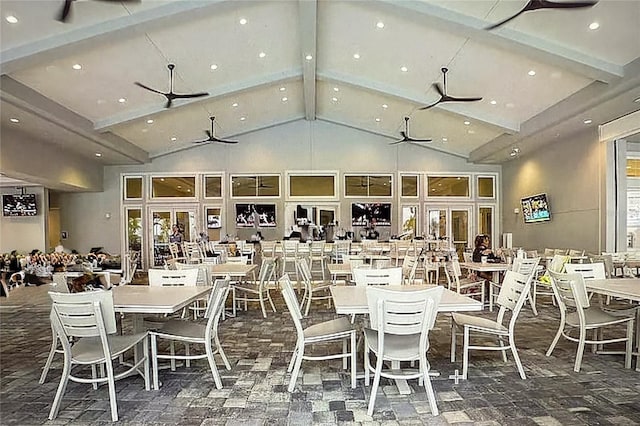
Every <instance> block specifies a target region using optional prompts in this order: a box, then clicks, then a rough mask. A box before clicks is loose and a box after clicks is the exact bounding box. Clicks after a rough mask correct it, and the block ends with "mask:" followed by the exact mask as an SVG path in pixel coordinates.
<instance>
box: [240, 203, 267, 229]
mask: <svg viewBox="0 0 640 426" xmlns="http://www.w3.org/2000/svg"><path fill="white" fill-rule="evenodd" d="M255 227H257V228H275V227H276V205H275V204H236V228H255Z"/></svg>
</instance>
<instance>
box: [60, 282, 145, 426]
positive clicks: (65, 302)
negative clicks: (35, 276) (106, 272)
mask: <svg viewBox="0 0 640 426" xmlns="http://www.w3.org/2000/svg"><path fill="white" fill-rule="evenodd" d="M49 296H50V297H51V300H52V302H53V303H52V307H51V321H52V323H53V327H54V328H55V330H56V333H57V334H58V336H60V342H61V343H62V348H63V351H64V368H63V370H62V377H61V378H60V384H59V385H58V390H57V391H56V396H55V398H54V400H53V404H52V406H51V411H50V412H49V420H53V419H55V418H56V417H57V415H58V411H59V409H60V403H61V402H62V397H63V395H64V393H65V390H66V388H67V383H68V382H69V380H71V381H73V382H77V383H90V384H92V385H93V387H94V389H96V388H97V385H98V384H102V383H106V384H107V385H108V389H109V401H110V406H111V420H112V421H114V422H115V421H118V405H117V401H116V389H115V381H116V380H119V379H122V378H124V377H128V376H130V375H132V374H133V373H138V374H140V375H142V376H143V378H144V385H145V389H146V390H150V380H149V355H148V353H149V340H148V334H147V332H144V333H137V334H128V335H119V334H117V333H116V331H117V328H116V317H115V311H114V308H113V292H112V291H89V292H84V293H75V294H66V293H57V292H49ZM71 339H73V341H74V342H73V346H72V345H71V344H70V341H71ZM138 344H142V345H143V350H142V353H139V359H138V360H137V361H136V362H135V363H134V364H132V365H130V366H129V367H128V368H127V369H126V370H125V371H122V372H119V373H117V374H116V373H115V372H114V369H113V360H114V359H117V358H118V357H119V356H120V355H121V354H124V353H125V352H127V351H129V350H130V349H133V348H135V347H136V346H137V345H138ZM77 366H90V367H91V377H85V376H84V375H76V374H77V373H75V372H74V371H73V370H74V367H77ZM96 366H100V368H101V371H102V370H103V369H104V374H101V375H97V374H96Z"/></svg>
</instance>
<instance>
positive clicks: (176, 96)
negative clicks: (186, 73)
mask: <svg viewBox="0 0 640 426" xmlns="http://www.w3.org/2000/svg"><path fill="white" fill-rule="evenodd" d="M175 67H176V66H175V65H174V64H169V65H167V68H169V83H170V86H169V89H170V90H169V92H168V93H165V92H161V91H159V90H156V89H152V88H151V87H149V86H145V85H144V84H142V83H139V82H137V81H136V82H135V84H136V85H137V86H140V87H142V88H143V89H146V90H149V91H151V92H153V93H158V94H160V95H162V96H164V97H165V98H167V104H166V105H165V106H164V107H165V108H171V104H172V103H173V100H174V99H190V98H201V97H203V96H207V95H209V94H208V93H207V92H200V93H189V94H184V95H179V94H177V93H173V70H174V69H175Z"/></svg>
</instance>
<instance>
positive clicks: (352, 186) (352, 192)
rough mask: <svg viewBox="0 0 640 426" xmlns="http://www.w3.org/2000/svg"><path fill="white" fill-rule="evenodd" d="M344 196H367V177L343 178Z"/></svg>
mask: <svg viewBox="0 0 640 426" xmlns="http://www.w3.org/2000/svg"><path fill="white" fill-rule="evenodd" d="M344 188H345V195H347V196H362V197H366V196H368V195H369V182H368V179H367V176H345V177H344Z"/></svg>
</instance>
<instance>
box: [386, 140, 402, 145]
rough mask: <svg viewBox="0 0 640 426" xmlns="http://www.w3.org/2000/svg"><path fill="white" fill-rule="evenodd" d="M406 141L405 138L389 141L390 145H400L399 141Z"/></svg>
mask: <svg viewBox="0 0 640 426" xmlns="http://www.w3.org/2000/svg"><path fill="white" fill-rule="evenodd" d="M404 141H405V140H404V139H402V140H399V141H395V142H389V145H398V144H399V143H402V142H404Z"/></svg>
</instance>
